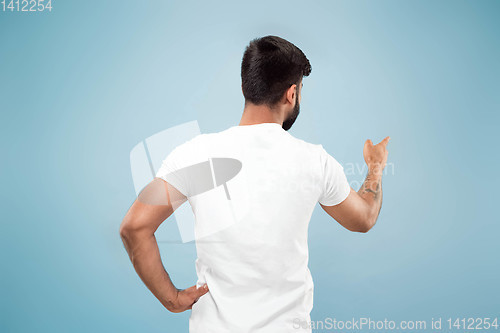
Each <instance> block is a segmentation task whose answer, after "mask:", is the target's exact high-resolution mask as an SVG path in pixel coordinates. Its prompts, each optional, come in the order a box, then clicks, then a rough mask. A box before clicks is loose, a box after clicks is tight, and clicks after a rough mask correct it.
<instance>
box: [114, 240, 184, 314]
mask: <svg viewBox="0 0 500 333" xmlns="http://www.w3.org/2000/svg"><path fill="white" fill-rule="evenodd" d="M122 240H123V244H124V245H125V249H126V250H127V252H128V254H129V257H130V260H131V261H132V264H133V265H134V268H135V271H136V272H137V274H138V275H139V277H140V278H141V280H142V281H143V282H144V284H145V285H146V286H147V287H148V289H149V290H150V291H151V292H152V293H153V294H154V295H155V297H156V298H157V299H158V300H159V301H160V302H161V303H162V304H163V306H165V307H166V308H167V309H169V310H171V308H172V306H173V304H174V302H175V301H176V299H177V294H178V289H177V288H176V287H175V286H174V284H173V283H172V281H171V280H170V277H169V275H168V273H167V271H166V270H165V268H164V267H163V264H162V261H161V256H160V251H159V249H158V244H157V242H156V238H155V236H154V234H149V235H147V234H146V235H144V234H142V235H141V234H134V232H133V231H132V232H128V233H122Z"/></svg>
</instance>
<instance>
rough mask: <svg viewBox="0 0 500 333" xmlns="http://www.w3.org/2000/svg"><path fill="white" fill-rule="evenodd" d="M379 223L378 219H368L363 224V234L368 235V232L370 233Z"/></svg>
mask: <svg viewBox="0 0 500 333" xmlns="http://www.w3.org/2000/svg"><path fill="white" fill-rule="evenodd" d="M376 222H377V218H368V219H366V221H365V222H364V223H363V226H362V228H361V231H360V232H361V233H364V234H366V233H367V232H368V231H370V230H371V229H372V228H373V226H374V225H375V223H376Z"/></svg>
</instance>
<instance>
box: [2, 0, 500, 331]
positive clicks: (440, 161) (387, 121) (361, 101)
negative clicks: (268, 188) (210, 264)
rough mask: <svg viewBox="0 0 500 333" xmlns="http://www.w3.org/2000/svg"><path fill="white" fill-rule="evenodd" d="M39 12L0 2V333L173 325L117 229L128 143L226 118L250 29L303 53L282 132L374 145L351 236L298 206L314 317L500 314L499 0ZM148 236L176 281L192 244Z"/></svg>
mask: <svg viewBox="0 0 500 333" xmlns="http://www.w3.org/2000/svg"><path fill="white" fill-rule="evenodd" d="M52 5H53V10H52V12H50V13H49V12H44V13H10V12H7V13H4V12H0V61H1V69H0V110H1V119H0V124H1V125H0V126H1V135H2V139H1V145H2V154H3V158H2V163H1V165H2V166H1V168H2V172H1V173H0V177H1V184H2V189H3V190H2V191H1V192H0V193H1V205H2V231H1V233H0V237H1V238H0V241H1V244H2V245H1V247H2V248H1V257H0V259H1V260H2V261H1V262H2V273H1V277H0V278H1V281H0V285H1V309H0V318H1V320H0V322H1V324H0V330H1V331H2V332H146V331H147V332H186V331H187V320H188V317H189V312H186V313H182V314H173V313H170V312H168V311H167V310H165V309H164V308H163V307H162V306H161V304H160V303H159V302H158V301H157V300H156V299H155V298H154V296H153V295H152V294H150V293H149V291H148V290H147V289H146V287H145V286H144V285H143V284H142V282H141V281H140V279H139V277H138V276H137V275H136V274H135V271H134V270H133V267H132V265H131V264H130V262H129V258H128V256H127V255H126V252H125V250H124V248H123V246H122V243H121V240H120V238H119V234H118V228H119V224H120V222H121V219H122V218H123V216H124V214H125V212H126V211H127V209H128V208H129V206H130V204H131V203H132V201H133V200H134V197H135V193H134V188H133V183H132V179H131V174H130V165H129V153H130V150H131V149H132V147H133V146H134V145H135V144H137V143H138V142H140V141H141V140H143V139H144V138H146V137H149V136H150V135H152V134H154V133H157V132H159V131H161V130H164V129H166V128H169V127H171V126H174V125H178V124H181V123H184V122H187V121H191V120H198V122H199V124H200V127H201V131H202V132H204V133H206V132H216V131H220V130H223V129H225V128H227V127H229V126H232V125H236V124H238V122H239V119H240V116H241V112H242V110H243V101H244V100H243V96H242V94H241V87H240V84H241V81H240V80H241V79H240V76H239V75H240V72H239V71H240V62H241V57H242V55H243V51H244V48H245V46H246V45H247V44H248V42H249V41H250V40H251V39H252V38H255V37H260V36H264V35H268V34H274V35H278V36H281V37H283V38H285V39H288V40H289V41H291V42H293V43H294V44H296V45H297V46H298V47H299V48H301V49H302V50H303V51H304V53H305V54H306V55H307V57H308V58H309V60H310V61H311V64H312V73H311V75H310V76H309V77H307V78H305V79H304V89H303V91H302V103H301V114H300V116H299V118H298V120H297V122H296V124H295V125H294V126H293V128H292V129H291V131H290V133H292V134H293V135H294V136H296V137H299V138H301V139H304V140H307V141H310V142H313V143H322V144H323V146H324V147H325V149H326V150H327V151H328V152H329V153H330V154H332V155H333V156H335V157H336V158H337V160H339V161H340V162H341V163H342V164H343V165H344V166H346V165H348V164H349V163H352V164H355V165H358V166H359V167H360V168H361V167H362V166H363V157H362V147H363V142H364V140H365V139H367V138H371V139H372V140H373V141H374V142H378V141H380V140H381V139H382V138H383V137H385V136H386V135H390V136H391V138H392V139H391V142H390V143H389V146H388V148H389V151H390V152H389V163H391V164H392V166H393V167H392V171H391V170H389V171H390V172H389V173H388V174H387V175H386V176H385V178H384V204H383V208H382V212H381V214H380V217H379V220H378V222H377V225H376V226H375V227H374V228H373V229H372V230H371V231H370V232H369V233H367V234H358V233H351V232H349V231H347V230H345V229H343V228H342V227H341V226H340V225H338V224H337V223H336V222H335V221H333V220H332V219H331V218H330V217H328V216H327V215H326V213H324V212H323V211H322V210H321V208H319V206H318V207H317V209H316V210H315V212H314V214H313V217H312V220H311V224H310V234H309V240H310V268H311V272H312V274H313V278H314V282H315V299H314V301H315V304H314V310H313V313H312V318H313V320H322V319H324V318H325V317H335V318H337V319H339V320H348V319H351V318H353V317H354V318H359V317H370V318H372V319H374V320H383V319H384V318H388V319H392V320H427V321H430V319H431V318H437V317H443V318H447V317H449V316H450V317H464V316H465V317H476V316H480V317H495V316H497V317H498V316H499V309H500V297H499V296H500V288H499V285H498V281H499V279H500V268H499V267H500V266H499V259H498V253H499V250H500V246H499V244H498V239H499V236H498V235H499V231H500V226H499V223H498V222H499V220H498V214H497V211H498V203H497V201H498V186H499V181H498V179H499V177H498V171H497V168H498V165H499V158H498V155H497V153H498V143H497V138H498V136H497V134H496V132H497V130H498V121H499V114H498V111H499V107H500V94H499V92H500V89H499V88H500V81H499V77H500V65H499V61H498V60H499V59H500V47H499V45H500V43H499V42H500V34H499V31H500V29H499V28H500V23H499V20H498V17H499V14H500V2H498V1H485V0H483V1H308V2H305V1H295V0H290V1H245V2H239V1H226V2H219V1H204V2H202V1H198V2H194V1H182V2H181V1H176V2H173V1H165V2H161V1H156V2H155V1H117V0H114V1H96V0H94V1H56V0H53V1H52ZM363 178H364V172H354V173H353V174H350V175H348V179H349V180H350V181H352V182H355V183H356V182H359V181H362V179H363ZM173 222H174V220H173V219H172V218H169V219H168V220H167V222H165V223H170V224H171V225H172V226H175V224H174V223H173ZM175 230H176V229H175V228H174V227H172V231H173V232H175ZM160 249H161V252H162V256H163V259H164V263H165V267H166V268H167V270H168V271H169V272H170V274H171V276H172V279H173V281H174V283H175V284H176V286H177V287H179V288H185V287H188V286H191V285H193V284H194V283H195V280H196V277H195V270H194V264H193V260H194V259H195V249H194V245H193V244H192V243H191V244H178V243H175V242H170V243H169V242H165V243H161V244H160Z"/></svg>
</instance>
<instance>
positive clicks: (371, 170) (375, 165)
mask: <svg viewBox="0 0 500 333" xmlns="http://www.w3.org/2000/svg"><path fill="white" fill-rule="evenodd" d="M367 166H368V174H372V175H375V176H381V175H382V171H383V170H384V167H385V163H379V162H370V163H367Z"/></svg>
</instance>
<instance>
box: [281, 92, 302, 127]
mask: <svg viewBox="0 0 500 333" xmlns="http://www.w3.org/2000/svg"><path fill="white" fill-rule="evenodd" d="M299 112H300V104H299V99H298V97H297V98H296V99H295V106H294V107H293V110H292V113H291V114H290V115H289V116H288V118H286V119H285V121H284V122H283V125H282V127H283V129H284V130H285V131H288V130H289V129H290V128H291V127H292V125H293V123H294V122H295V120H296V119H297V117H298V116H299Z"/></svg>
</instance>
